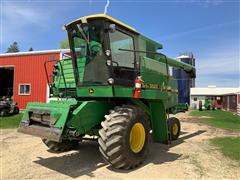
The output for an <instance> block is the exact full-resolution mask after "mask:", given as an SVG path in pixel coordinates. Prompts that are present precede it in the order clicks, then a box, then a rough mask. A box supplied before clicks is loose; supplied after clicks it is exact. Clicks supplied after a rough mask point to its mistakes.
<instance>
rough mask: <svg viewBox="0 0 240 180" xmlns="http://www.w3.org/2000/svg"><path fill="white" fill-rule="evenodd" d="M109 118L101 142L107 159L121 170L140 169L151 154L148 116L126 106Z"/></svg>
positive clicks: (101, 134) (100, 147)
mask: <svg viewBox="0 0 240 180" xmlns="http://www.w3.org/2000/svg"><path fill="white" fill-rule="evenodd" d="M105 118H106V119H105V121H103V122H102V123H101V125H102V127H103V128H102V129H101V130H100V131H99V135H100V137H99V139H98V143H99V150H100V152H101V154H102V155H103V158H104V159H105V160H106V161H107V162H108V163H110V164H111V165H112V166H113V167H114V168H117V169H132V168H136V167H137V166H139V165H140V164H141V163H142V162H143V161H144V159H145V157H146V156H147V154H148V145H149V122H148V115H147V114H146V113H145V112H144V111H143V110H142V109H140V108H138V107H134V106H130V105H123V106H121V107H116V108H115V109H114V110H112V111H111V113H110V114H109V115H106V116H105ZM138 142H139V143H138ZM135 143H136V144H135ZM135 145H136V146H135Z"/></svg>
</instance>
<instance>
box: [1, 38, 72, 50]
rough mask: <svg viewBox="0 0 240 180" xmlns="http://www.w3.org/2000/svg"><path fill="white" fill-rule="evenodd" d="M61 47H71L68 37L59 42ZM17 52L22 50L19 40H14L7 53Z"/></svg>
mask: <svg viewBox="0 0 240 180" xmlns="http://www.w3.org/2000/svg"><path fill="white" fill-rule="evenodd" d="M59 48H61V49H68V48H69V43H68V39H65V40H62V41H60V42H59ZM28 51H34V49H33V48H32V47H30V48H29V49H28ZM15 52H20V48H19V46H18V43H17V42H13V43H12V44H11V45H10V46H9V47H8V48H7V51H6V53H15Z"/></svg>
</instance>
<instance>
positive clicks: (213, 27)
mask: <svg viewBox="0 0 240 180" xmlns="http://www.w3.org/2000/svg"><path fill="white" fill-rule="evenodd" d="M238 23H239V21H231V22H227V23H221V24H213V25H209V26H203V27H198V28H195V29H190V30H188V31H183V32H177V33H174V34H169V35H166V36H162V37H161V40H168V39H174V38H178V37H184V36H189V34H194V33H198V32H202V31H208V30H212V29H218V28H222V27H225V26H230V25H235V24H238ZM158 38H159V37H158Z"/></svg>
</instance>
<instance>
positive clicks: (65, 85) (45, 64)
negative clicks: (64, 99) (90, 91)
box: [44, 60, 67, 95]
mask: <svg viewBox="0 0 240 180" xmlns="http://www.w3.org/2000/svg"><path fill="white" fill-rule="evenodd" d="M50 62H59V64H60V69H61V75H62V77H63V82H64V87H65V88H64V89H65V95H67V84H66V80H65V77H64V73H63V68H62V63H61V61H60V60H49V61H45V62H44V69H45V74H46V77H47V83H48V87H49V89H50V88H51V87H50V81H49V78H48V71H47V64H48V63H50Z"/></svg>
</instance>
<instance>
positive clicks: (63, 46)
mask: <svg viewBox="0 0 240 180" xmlns="http://www.w3.org/2000/svg"><path fill="white" fill-rule="evenodd" d="M59 46H60V48H61V49H69V42H68V39H64V40H62V41H60V42H59Z"/></svg>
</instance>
